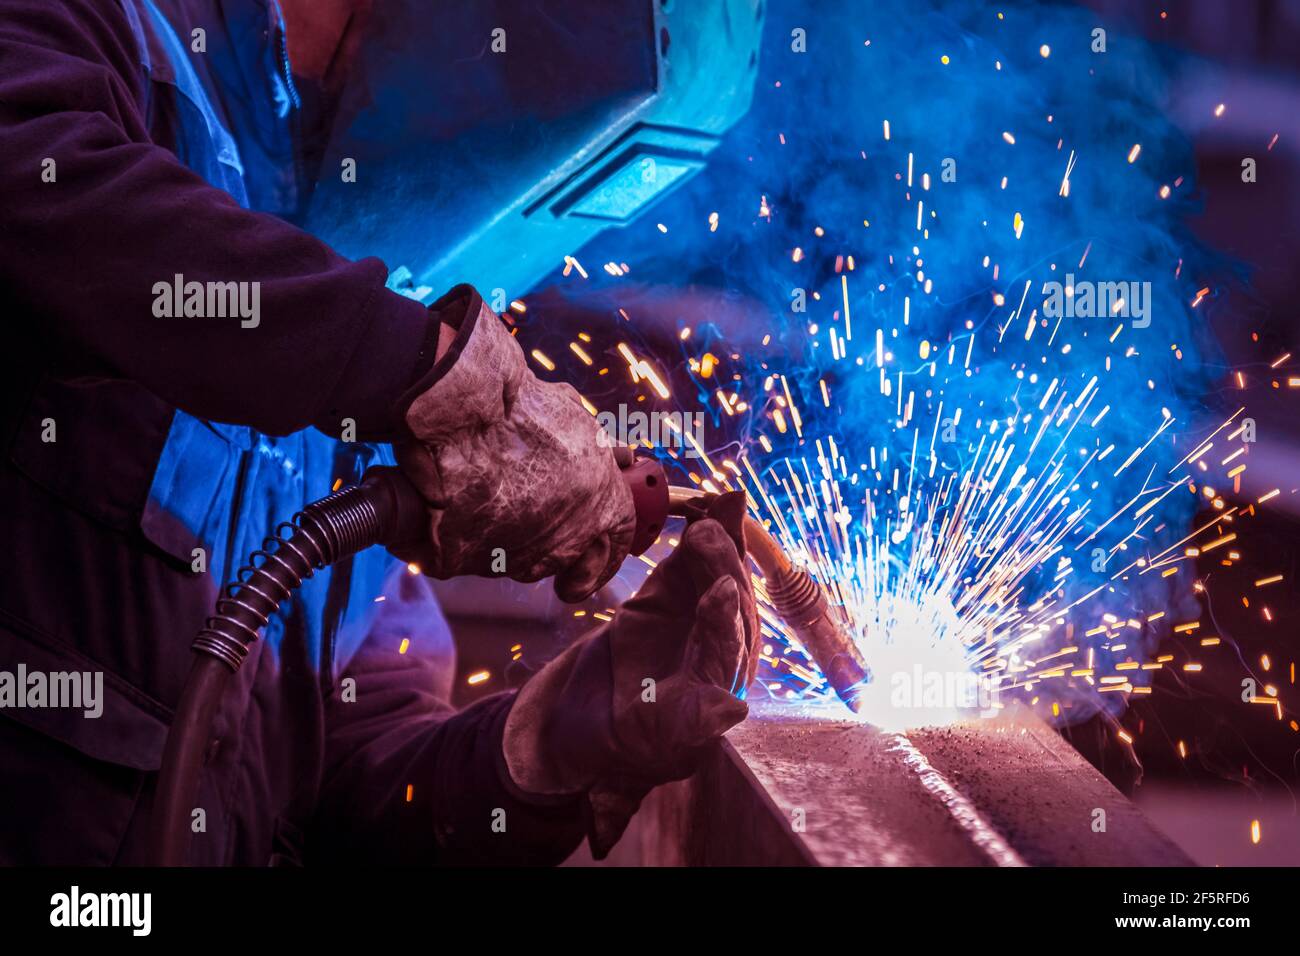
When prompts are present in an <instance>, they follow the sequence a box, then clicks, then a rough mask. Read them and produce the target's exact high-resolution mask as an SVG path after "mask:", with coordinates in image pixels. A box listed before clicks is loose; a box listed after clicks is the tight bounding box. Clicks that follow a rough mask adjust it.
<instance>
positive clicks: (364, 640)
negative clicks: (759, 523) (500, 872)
mask: <svg viewBox="0 0 1300 956" xmlns="http://www.w3.org/2000/svg"><path fill="white" fill-rule="evenodd" d="M372 2H378V3H382V2H383V0H310V2H308V0H280V2H279V3H277V2H276V0H0V64H3V68H2V69H0V210H3V211H2V212H0V276H2V281H0V290H2V291H0V296H3V304H4V315H5V318H6V332H5V334H6V336H7V337H8V339H9V341H8V342H7V343H6V346H5V348H4V349H2V350H0V352H2V353H3V355H4V359H3V360H2V361H3V376H2V380H3V388H4V399H3V434H2V435H0V438H2V439H3V442H4V444H3V452H4V453H3V456H2V458H0V540H2V541H3V544H4V547H5V558H4V570H3V574H0V669H4V670H9V671H13V670H14V669H15V666H16V665H17V664H19V663H22V664H23V665H25V668H26V670H27V671H33V670H35V671H43V672H49V673H55V672H69V671H72V672H87V671H93V672H102V673H103V674H104V691H103V694H102V697H103V701H102V714H101V715H100V716H99V717H98V718H96V719H89V718H88V717H87V716H86V715H85V713H84V712H83V711H81V710H59V709H14V708H10V709H4V710H3V711H0V768H3V774H4V778H5V786H4V787H3V788H0V863H6V864H23V863H44V864H126V863H136V862H141V861H143V860H144V859H145V857H146V847H147V846H148V845H149V841H150V837H151V805H152V802H153V797H154V785H155V782H156V777H157V770H158V768H159V764H160V760H161V754H162V749H163V742H164V739H165V737H166V733H167V727H168V723H169V719H170V717H171V714H172V711H173V709H174V707H175V705H176V701H177V699H178V697H179V695H180V691H181V685H182V682H183V680H184V678H185V673H186V670H187V667H188V662H189V655H190V650H189V646H188V638H189V637H190V636H192V635H193V634H194V633H195V632H196V630H197V629H198V628H199V627H201V626H202V624H203V621H204V619H205V617H206V616H207V615H208V614H209V613H210V612H211V609H212V606H213V600H214V597H215V595H216V593H217V590H218V587H219V586H220V585H221V584H222V583H223V582H225V581H227V580H231V579H233V578H234V577H235V575H236V572H237V568H236V565H237V563H238V562H239V561H240V560H241V559H242V558H243V556H244V555H247V554H249V553H250V552H253V551H254V550H255V549H256V548H257V547H258V544H259V542H260V541H261V540H262V538H263V536H264V535H266V534H267V533H268V532H269V531H270V529H271V528H273V527H274V526H275V523H276V522H277V521H281V520H284V519H285V518H286V516H288V515H292V514H293V513H294V512H295V511H296V510H298V509H300V508H302V507H303V506H304V505H305V504H306V503H307V502H309V501H312V500H315V499H317V498H319V497H321V496H322V495H323V494H327V493H328V492H329V491H330V489H331V488H333V487H337V486H338V485H340V484H349V483H352V482H355V481H356V480H357V479H358V478H359V477H360V475H361V473H362V472H363V471H364V470H365V468H366V467H367V466H368V465H371V464H375V463H384V462H391V461H392V460H393V448H394V447H395V448H396V460H397V461H398V462H399V463H400V465H401V467H402V469H403V470H404V472H405V473H406V475H407V476H408V477H409V478H410V479H411V480H412V482H413V483H414V484H415V486H416V487H417V488H418V490H419V492H420V493H421V495H422V496H423V498H424V500H425V502H426V504H427V527H426V529H425V530H426V534H425V536H424V537H423V538H422V540H421V541H420V543H419V544H418V545H416V546H413V547H412V548H411V549H410V550H409V552H403V554H402V555H401V556H400V558H399V557H395V556H392V555H388V554H387V553H385V552H383V551H382V550H381V549H371V550H370V551H366V552H363V553H361V554H358V555H356V556H355V557H354V558H353V559H351V560H349V561H346V562H342V563H340V564H337V565H335V566H334V567H332V568H330V569H328V570H327V571H324V572H320V573H318V574H317V575H316V576H315V577H313V578H312V579H310V580H309V581H307V582H306V583H305V584H304V586H303V587H302V588H301V589H300V590H299V591H298V592H297V593H296V594H295V595H294V596H293V598H292V600H289V601H285V602H284V604H283V605H282V607H281V608H280V612H279V614H278V615H277V616H275V617H274V618H273V619H272V620H271V622H270V625H269V626H268V627H267V628H266V634H265V635H264V639H263V640H261V641H258V642H256V643H255V644H253V646H252V650H251V653H250V658H249V660H248V661H247V662H246V663H245V664H244V666H243V668H242V670H240V671H239V673H238V675H237V677H236V679H235V680H234V682H233V684H234V686H233V687H232V689H231V690H230V692H229V693H227V695H226V697H225V699H224V701H223V704H222V706H221V709H220V711H219V712H218V715H217V719H216V722H215V729H214V734H213V736H212V739H211V742H210V745H209V747H208V751H207V756H206V765H205V768H204V772H203V778H202V780H201V782H200V790H199V798H198V805H197V806H196V807H195V808H194V811H193V815H192V827H191V829H192V831H193V834H192V841H191V848H190V861H191V862H193V863H202V864H227V863H236V864H254V865H261V864H266V863H284V864H293V863H303V862H305V863H328V862H342V861H370V862H381V863H399V862H400V863H476V862H525V863H553V862H558V861H560V860H562V859H563V858H564V857H566V856H567V855H568V854H569V853H570V852H571V851H572V850H573V849H574V848H575V847H576V845H577V844H578V843H579V842H580V840H581V839H582V837H583V836H584V835H587V836H589V837H590V838H591V841H592V846H593V849H594V850H595V851H596V852H597V853H600V852H604V851H605V850H607V849H608V848H609V846H610V845H612V843H613V842H614V841H615V840H616V839H617V838H618V836H619V834H620V832H621V831H622V828H623V827H624V826H625V825H626V823H627V820H628V818H629V817H630V815H631V814H632V813H633V812H634V811H635V809H636V807H637V805H638V803H639V802H640V800H641V798H642V797H643V796H644V794H645V793H646V792H648V790H649V789H650V788H651V787H652V786H654V785H656V784H657V783H660V782H663V781H666V780H671V779H679V778H681V777H683V776H685V775H687V774H688V773H689V772H690V770H691V767H692V765H693V761H694V759H695V758H696V756H697V755H698V754H699V752H700V751H701V748H703V747H705V746H707V745H708V744H709V743H710V742H711V741H713V740H715V739H716V738H717V737H719V736H720V735H721V734H722V733H723V732H724V731H725V730H726V729H727V728H728V727H730V726H731V725H733V724H734V723H735V722H737V721H739V720H740V719H742V718H743V716H744V714H745V704H744V703H743V701H742V700H741V699H740V697H742V696H743V691H744V688H745V686H746V684H747V683H748V681H749V679H750V678H751V677H752V675H753V670H754V666H755V663H756V654H755V652H754V642H755V641H756V639H757V634H758V632H757V626H756V621H755V614H754V599H753V595H752V591H751V588H750V584H749V575H748V572H747V571H746V570H745V568H744V564H743V562H744V556H743V548H744V543H743V536H742V534H741V532H740V522H741V520H742V518H743V511H744V503H743V500H739V499H738V498H737V497H734V496H733V497H723V498H720V499H718V500H716V501H715V502H713V503H712V504H711V505H710V506H709V507H708V511H707V514H704V515H702V516H701V517H700V518H699V519H698V520H696V521H695V522H694V523H693V524H691V525H690V527H689V528H688V529H687V530H686V532H685V534H684V536H683V539H682V544H681V546H680V547H679V548H678V549H677V551H676V552H675V553H674V554H673V556H672V557H671V558H669V559H668V560H667V561H665V562H664V563H662V564H661V565H660V567H659V569H658V570H657V571H656V573H655V574H654V575H652V576H651V577H650V578H649V579H648V581H647V583H646V584H645V585H643V587H642V589H641V593H640V594H639V595H638V596H637V597H636V598H635V599H634V600H633V601H631V602H629V603H628V605H627V606H626V607H625V608H624V610H622V611H621V612H620V613H619V614H618V615H617V616H616V617H615V618H614V620H613V621H612V622H611V623H610V624H607V625H606V626H605V627H604V628H603V629H602V630H599V631H597V632H596V633H594V634H593V635H591V636H589V637H587V638H586V639H584V640H582V641H579V642H578V643H576V644H574V645H573V646H571V647H570V648H569V649H568V650H567V651H565V652H564V653H563V654H562V655H561V656H559V657H558V658H556V659H555V660H554V661H551V662H550V663H548V664H546V665H545V666H544V667H542V668H541V669H540V671H538V672H537V673H536V674H535V675H534V676H533V677H532V679H531V680H530V681H529V682H528V683H526V684H525V685H524V688H523V690H522V691H520V692H519V693H518V695H516V694H513V693H509V692H507V693H502V694H499V695H496V696H493V697H489V698H487V699H485V700H483V701H480V702H479V703H477V704H475V705H474V706H472V707H469V708H467V709H465V710H463V711H460V712H456V711H454V710H453V709H452V708H451V706H450V705H449V703H448V698H449V693H450V679H451V670H450V661H451V659H452V654H453V651H452V646H451V643H450V635H449V632H448V629H447V625H446V623H445V621H444V619H443V618H442V616H441V614H440V612H439V610H438V607H437V604H436V601H435V599H434V596H433V591H432V588H431V586H430V584H429V582H428V580H427V579H426V577H424V576H423V575H420V574H415V573H412V571H411V569H410V568H408V567H407V562H410V563H411V564H412V565H413V566H416V565H418V568H419V569H421V570H422V571H423V572H424V574H427V575H432V576H434V577H437V578H451V577H455V576H458V575H464V574H489V573H494V572H500V571H502V567H501V565H502V564H504V573H505V574H506V575H508V576H509V577H511V578H514V579H516V580H519V581H536V580H540V579H542V578H546V577H554V579H555V589H556V591H557V593H558V594H559V595H560V597H561V598H563V599H565V600H568V601H577V600H581V599H583V598H585V597H587V596H588V595H590V594H592V593H593V592H594V591H596V590H597V589H598V588H600V587H601V586H602V585H603V584H605V582H607V581H608V580H609V579H610V578H611V576H612V575H613V574H614V573H615V572H616V571H617V569H618V567H619V565H620V563H621V562H622V560H623V558H624V557H625V555H626V554H627V551H628V547H629V541H630V539H631V536H632V529H633V521H634V516H633V510H632V503H631V500H630V495H629V492H628V490H627V488H626V487H625V485H624V484H623V482H622V481H621V480H620V476H619V472H618V468H617V466H616V464H615V460H614V456H613V453H612V451H611V449H610V448H609V447H607V446H608V442H602V441H599V440H598V439H597V426H596V424H595V422H594V420H593V418H592V417H591V416H590V415H589V414H588V413H587V412H586V411H585V410H584V408H583V407H582V405H581V403H580V401H579V399H578V396H577V394H576V393H575V392H574V391H573V389H571V388H570V387H568V386H566V385H558V384H553V383H546V382H542V381H540V380H539V379H537V378H536V377H535V376H534V375H533V373H532V372H531V371H530V370H529V368H528V366H527V365H526V363H525V361H524V358H523V354H522V352H521V350H520V347H519V345H518V343H517V342H516V341H515V339H514V338H513V336H512V335H511V332H510V330H509V329H508V328H507V327H506V326H505V325H504V324H503V323H502V321H501V320H500V319H499V318H498V317H497V316H496V315H495V314H494V313H493V312H492V311H491V310H490V309H489V308H488V307H487V306H486V305H485V304H484V302H483V300H482V299H481V297H480V296H479V294H478V293H477V292H476V291H475V290H474V289H473V288H471V287H469V286H458V287H456V288H454V289H452V290H451V291H450V292H448V293H447V294H446V295H444V296H443V297H442V298H440V299H438V300H437V301H436V302H434V303H433V305H431V306H428V307H426V306H424V305H422V304H420V303H419V302H417V301H415V300H413V299H411V298H406V297H403V296H401V295H398V294H396V293H395V292H393V291H390V290H389V289H388V288H386V279H387V276H388V270H387V269H386V268H385V266H384V265H383V264H382V263H380V262H379V261H378V260H377V259H366V260H362V261H349V260H347V259H345V258H344V257H342V256H340V255H338V254H336V253H335V252H334V251H333V250H332V249H331V248H330V247H329V246H327V245H326V244H325V243H323V242H322V241H320V240H319V239H317V238H316V237H314V236H313V235H311V234H309V233H307V232H305V231H303V230H302V229H300V228H298V227H297V226H295V225H293V222H294V221H295V219H296V218H298V217H299V216H300V214H301V212H302V210H303V209H304V208H305V204H306V202H307V200H308V198H309V197H310V194H311V190H312V185H313V181H314V180H313V177H314V176H315V171H316V167H317V165H318V163H319V160H320V154H321V149H322V146H321V140H322V136H323V132H322V131H323V130H325V129H327V128H328V125H329V117H330V109H331V104H332V103H333V102H334V101H335V98H336V96H337V93H338V91H339V89H340V86H341V84H342V83H343V82H344V81H345V80H351V79H355V77H352V76H351V75H350V70H352V69H353V68H354V67H355V64H356V62H357V60H356V56H355V55H356V51H357V50H358V49H360V48H362V47H363V46H364V44H365V42H366V22H367V13H368V12H369V10H370V9H371V6H372ZM471 52H472V51H468V50H467V54H466V55H467V56H469V55H471ZM375 95H377V96H382V95H383V91H382V90H379V91H375ZM429 95H437V91H436V90H430V91H429ZM366 188H369V189H383V188H384V185H383V184H382V183H371V184H370V185H369V186H368V187H367V186H364V185H361V184H358V186H357V193H356V195H357V200H356V201H357V203H358V204H359V207H360V206H363V205H364V203H365V189H366ZM501 254H502V255H503V256H506V255H509V254H510V250H504V249H503V250H502V251H501ZM191 285H193V288H195V289H196V290H198V291H196V293H195V296H194V298H193V306H192V307H191V305H190V296H189V295H188V293H187V291H186V290H187V289H188V288H190V287H191ZM159 288H161V289H162V290H163V291H161V292H159V291H156V290H158V289H159ZM214 290H215V292H216V296H215V298H216V299H217V300H220V298H221V296H222V295H226V294H227V293H228V301H229V303H230V304H231V308H230V309H224V308H214V306H213V302H214ZM159 302H164V303H165V304H168V307H167V308H165V309H162V308H159V305H158V303H159Z"/></svg>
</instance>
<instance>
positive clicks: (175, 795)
mask: <svg viewBox="0 0 1300 956" xmlns="http://www.w3.org/2000/svg"><path fill="white" fill-rule="evenodd" d="M425 521H426V511H425V504H424V501H423V499H422V498H421V497H420V495H419V493H418V492H417V491H416V490H415V489H414V487H412V485H411V484H410V482H408V481H407V480H406V479H405V478H403V477H402V476H401V474H400V473H399V472H398V471H397V470H396V469H394V468H384V467H379V468H372V469H370V471H368V472H367V473H366V476H365V478H364V480H363V481H362V483H361V484H360V485H358V486H356V487H355V488H348V489H346V490H344V491H339V492H336V493H335V494H332V495H330V496H329V497H327V498H322V499H321V500H320V501H316V502H313V503H312V504H309V505H307V507H305V508H304V509H303V510H302V511H301V512H299V513H298V514H297V515H296V516H295V517H294V520H293V521H292V522H285V523H284V524H282V525H280V527H278V528H277V529H276V532H275V535H274V536H273V537H270V538H267V539H266V541H264V542H263V544H262V547H261V548H260V549H258V550H257V551H255V552H254V553H253V555H252V556H251V557H250V558H249V561H248V564H246V565H244V566H243V567H242V568H240V569H239V571H238V573H237V574H236V575H235V579H234V581H232V582H231V583H230V584H229V585H227V586H226V588H225V590H223V591H222V594H221V597H220V598H218V599H217V613H216V614H215V615H214V616H213V617H210V618H208V620H207V621H206V622H205V624H204V626H203V630H201V631H200V632H199V635H198V637H197V638H196V639H195V641H194V645H193V650H194V654H195V659H194V664H193V666H192V667H191V669H190V673H189V677H188V678H187V679H186V682H185V688H184V690H183V691H182V692H181V699H180V702H179V703H178V704H177V707H176V715H175V717H174V718H173V719H172V724H171V727H170V728H169V729H168V732H167V744H166V746H165V747H164V749H163V761H162V768H161V770H160V772H159V775H158V787H157V790H156V791H155V797H154V812H153V822H154V831H153V852H152V854H151V858H152V860H153V862H154V863H155V864H157V865H160V866H183V865H184V864H185V863H186V861H187V857H188V853H189V843H190V832H191V830H190V821H191V815H192V814H193V812H194V806H195V803H196V799H197V796H198V790H199V778H200V774H201V773H202V771H203V764H204V759H205V755H206V753H207V750H208V746H209V740H210V738H211V735H212V724H213V721H214V720H215V719H216V714H217V710H218V708H219V707H220V706H221V700H222V696H223V694H224V692H225V689H226V685H227V684H228V683H229V681H230V677H231V675H233V674H234V673H235V672H236V671H238V670H239V667H240V665H241V664H242V663H243V662H244V658H246V657H247V656H248V650H249V647H250V646H251V645H252V643H253V642H254V641H256V640H257V639H258V635H259V634H260V632H261V629H262V628H263V627H264V626H265V625H266V623H267V621H268V620H269V619H270V617H271V615H272V614H274V613H275V611H276V608H278V607H279V606H280V602H281V601H283V600H284V599H285V598H287V597H289V596H290V595H291V594H292V593H293V592H294V590H296V589H297V587H298V586H299V585H300V584H302V582H303V580H305V579H306V578H309V577H311V576H312V574H313V573H315V572H316V571H318V570H320V569H321V568H324V567H327V566H328V565H331V564H333V563H334V562H335V561H338V560H339V559H340V558H343V557H345V556H347V555H349V554H355V553H357V552H358V551H362V550H364V549H365V548H368V547H370V546H372V545H375V544H387V545H394V544H401V543H403V539H404V538H407V537H409V536H410V535H411V534H416V535H418V534H419V533H421V529H422V528H423V527H424V523H425Z"/></svg>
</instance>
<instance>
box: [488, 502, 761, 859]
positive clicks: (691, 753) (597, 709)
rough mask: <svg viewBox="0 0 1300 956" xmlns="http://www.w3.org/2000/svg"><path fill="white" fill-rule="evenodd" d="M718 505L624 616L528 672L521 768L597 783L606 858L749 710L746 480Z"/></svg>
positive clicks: (754, 631) (549, 784)
mask: <svg viewBox="0 0 1300 956" xmlns="http://www.w3.org/2000/svg"><path fill="white" fill-rule="evenodd" d="M707 515H708V516H707V517H704V518H701V519H699V520H696V521H694V522H693V523H691V524H690V525H689V526H688V527H687V529H686V532H685V534H684V535H683V536H682V542H681V544H680V545H679V546H678V547H677V549H676V550H675V551H674V552H673V553H672V554H671V555H669V557H668V558H666V559H665V560H664V561H663V562H662V563H661V564H660V565H659V566H658V568H656V569H655V570H654V572H653V573H652V574H651V575H650V577H649V578H647V579H646V581H645V583H644V584H643V585H642V587H641V590H640V591H639V592H638V593H637V595H636V596H635V597H634V598H632V599H631V600H629V601H627V602H626V603H625V604H624V605H623V607H622V609H621V610H619V611H618V613H617V614H616V615H615V616H614V619H613V621H611V622H610V623H608V624H606V625H604V626H603V627H601V628H600V629H598V630H597V631H595V632H594V633H592V634H591V635H589V636H588V637H586V638H584V639H583V640H581V641H579V642H578V643H576V644H574V645H573V646H572V647H570V648H569V649H568V650H566V651H565V652H564V653H563V654H561V655H560V656H559V657H557V658H556V659H555V660H553V661H551V662H550V663H549V664H547V665H546V666H545V667H543V668H542V669H541V670H540V671H539V672H538V673H537V674H536V675H535V676H534V677H533V678H532V679H531V680H530V681H529V682H528V683H527V684H525V685H524V687H523V689H522V690H520V692H519V696H518V697H517V698H516V700H515V702H514V705H513V706H512V708H511V711H510V715H509V718H508V719H507V721H506V728H505V737H504V747H503V749H504V751H505V758H506V766H507V767H508V769H509V773H510V777H511V779H512V781H513V782H514V783H515V785H516V786H517V787H518V788H519V789H520V790H522V791H524V792H525V793H526V794H534V795H537V796H545V795H559V794H576V793H585V794H586V799H587V804H588V807H589V809H590V813H589V816H588V821H589V825H588V839H589V841H590V844H591V849H592V853H593V854H594V855H595V856H596V858H597V859H600V858H601V857H603V856H604V855H605V854H606V853H608V852H609V850H610V848H611V847H612V846H613V845H614V844H615V843H616V842H617V841H618V838H619V837H620V836H621V835H622V833H623V830H624V828H626V826H627V822H628V820H629V819H630V818H631V816H632V814H634V813H635V812H636V810H637V808H638V807H639V806H640V804H641V800H642V799H643V798H644V797H645V795H646V794H647V793H648V792H649V791H650V790H651V789H652V788H653V787H655V786H657V785H658V784H661V783H667V782H669V781H672V780H681V779H684V778H686V777H688V776H690V775H691V773H693V772H694V770H695V767H696V763H697V761H698V758H699V757H700V756H701V754H702V753H703V752H704V751H705V749H706V748H707V747H709V746H710V745H712V744H714V743H715V742H716V741H717V740H718V739H719V738H720V737H721V736H722V735H723V734H724V733H725V732H726V731H727V730H728V728H730V727H732V726H734V725H735V724H737V723H739V722H740V721H741V720H743V719H744V718H745V715H746V714H747V713H748V712H749V708H748V706H747V705H746V704H745V703H744V701H743V700H742V698H743V696H744V693H745V689H746V688H747V687H748V685H749V682H750V681H751V680H752V679H753V677H754V672H755V670H756V668H757V666H758V640H759V631H758V620H757V617H756V613H755V605H754V593H753V589H752V587H751V585H750V578H749V571H748V569H747V568H746V567H745V556H744V555H745V552H744V547H745V546H744V537H743V533H742V522H743V520H744V515H745V497H744V494H743V493H741V492H734V493H732V494H728V495H723V496H721V497H719V498H718V499H716V500H715V501H714V502H713V503H712V504H711V505H710V506H709V507H708V510H707Z"/></svg>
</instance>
